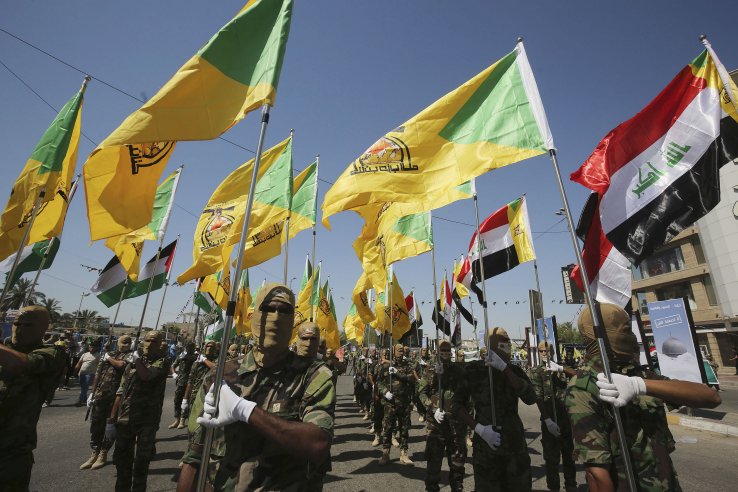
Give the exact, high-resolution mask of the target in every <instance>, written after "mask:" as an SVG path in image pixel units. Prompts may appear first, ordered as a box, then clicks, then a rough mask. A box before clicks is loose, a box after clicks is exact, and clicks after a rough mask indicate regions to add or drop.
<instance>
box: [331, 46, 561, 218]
mask: <svg viewBox="0 0 738 492" xmlns="http://www.w3.org/2000/svg"><path fill="white" fill-rule="evenodd" d="M551 148H553V138H552V137H551V133H550V131H549V129H548V122H547V121H546V115H545V112H544V111H543V104H542V103H541V100H540V96H539V94H538V89H537V87H536V84H535V79H534V78H533V72H532V71H531V69H530V65H529V64H528V59H527V56H526V55H525V49H524V47H523V44H522V43H518V45H517V46H516V48H515V49H514V50H513V51H512V52H511V53H510V54H508V55H507V56H505V57H504V58H502V59H501V60H499V61H498V62H497V63H495V64H494V65H492V66H491V67H489V68H487V69H486V70H484V71H483V72H482V73H480V74H479V75H477V76H476V77H474V78H473V79H471V80H469V81H468V82H466V83H465V84H464V85H462V86H461V87H459V88H458V89H456V90H454V91H452V92H450V93H448V94H446V95H445V96H443V97H442V98H441V99H439V100H438V101H436V102H435V103H433V104H432V105H431V106H429V107H428V108H426V109H424V110H423V111H422V112H420V113H419V114H418V115H416V116H414V117H413V118H411V119H410V120H408V121H407V122H405V123H403V124H402V125H400V126H399V127H397V128H396V129H394V130H392V131H391V132H389V133H387V134H386V135H385V136H384V137H382V138H380V139H379V140H378V141H377V142H375V143H374V144H373V145H372V146H371V147H369V148H368V149H367V150H366V151H365V152H364V153H363V154H362V155H361V156H359V157H358V158H357V159H356V160H355V161H354V162H352V163H351V164H350V165H349V167H348V168H347V169H346V170H345V171H344V172H343V174H342V175H341V176H340V177H339V179H338V180H337V181H336V183H335V184H334V185H333V187H332V188H331V189H330V190H328V193H327V194H326V196H325V200H324V202H323V223H324V224H325V225H326V226H328V217H330V216H331V215H333V214H335V213H338V212H341V211H343V210H354V209H357V208H360V207H363V206H365V205H367V204H370V203H376V202H408V203H415V204H418V205H419V206H420V207H421V208H420V209H419V210H416V212H419V211H422V210H432V209H434V208H437V205H435V202H436V201H437V200H438V199H439V198H442V197H443V196H444V195H445V194H446V193H448V192H449V190H451V189H452V188H453V187H455V186H457V185H460V184H461V183H463V182H465V181H468V180H470V179H472V178H474V177H475V176H479V175H481V174H484V173H485V172H487V171H490V170H492V169H496V168H499V167H502V166H506V165H508V164H512V163H514V162H518V161H521V160H523V159H527V158H529V157H533V156H537V155H540V154H543V153H545V152H546V151H547V150H548V149H551Z"/></svg>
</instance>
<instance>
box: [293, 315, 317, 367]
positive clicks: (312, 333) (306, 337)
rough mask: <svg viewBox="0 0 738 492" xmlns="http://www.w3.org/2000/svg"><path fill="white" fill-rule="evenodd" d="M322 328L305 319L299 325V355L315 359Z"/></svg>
mask: <svg viewBox="0 0 738 492" xmlns="http://www.w3.org/2000/svg"><path fill="white" fill-rule="evenodd" d="M318 343H320V329H319V328H318V325H316V324H315V323H313V322H312V321H303V322H302V323H300V326H298V327H297V355H299V356H300V357H307V358H308V359H315V358H316V356H317V355H318Z"/></svg>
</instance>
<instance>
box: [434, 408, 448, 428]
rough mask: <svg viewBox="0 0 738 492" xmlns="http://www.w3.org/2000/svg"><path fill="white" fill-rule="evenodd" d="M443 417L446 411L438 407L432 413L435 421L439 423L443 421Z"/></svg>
mask: <svg viewBox="0 0 738 492" xmlns="http://www.w3.org/2000/svg"><path fill="white" fill-rule="evenodd" d="M444 417H446V412H444V411H443V410H441V409H440V408H436V411H435V412H434V413H433V418H434V419H436V422H438V423H439V424H441V423H443V419H444Z"/></svg>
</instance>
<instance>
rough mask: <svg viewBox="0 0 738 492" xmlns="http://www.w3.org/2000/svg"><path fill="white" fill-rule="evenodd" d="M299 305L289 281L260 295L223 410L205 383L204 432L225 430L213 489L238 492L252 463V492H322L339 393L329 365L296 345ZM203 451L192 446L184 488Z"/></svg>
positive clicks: (211, 470)
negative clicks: (243, 468) (248, 344)
mask: <svg viewBox="0 0 738 492" xmlns="http://www.w3.org/2000/svg"><path fill="white" fill-rule="evenodd" d="M294 304H295V297H294V294H293V293H292V292H291V291H290V290H289V289H288V288H287V287H286V286H284V285H279V284H267V285H265V286H264V287H263V288H262V289H261V290H260V291H259V294H257V296H256V298H255V300H254V307H255V312H254V316H253V318H252V326H251V328H252V332H253V336H254V340H255V341H256V345H255V346H254V349H253V350H252V351H251V352H249V353H248V354H247V355H246V357H245V359H244V360H243V362H242V363H241V365H240V366H239V365H237V364H236V363H234V361H231V362H229V363H226V365H225V367H224V370H225V379H224V383H223V386H222V387H221V390H220V399H219V403H218V406H217V408H216V407H215V401H214V396H213V388H212V386H210V389H209V391H208V392H207V394H205V391H204V390H205V387H203V391H201V392H200V397H202V398H203V400H204V402H203V408H204V413H203V416H202V417H200V418H198V419H197V421H198V423H199V424H200V426H201V427H200V429H199V430H198V433H203V434H204V432H202V431H203V428H204V427H211V428H215V429H216V430H217V429H219V428H222V430H223V432H222V433H220V434H216V437H219V438H218V439H214V444H213V453H211V461H210V463H211V466H209V467H208V480H209V482H210V484H211V485H212V487H213V489H214V490H233V489H234V487H235V485H236V482H238V480H239V477H238V470H239V467H240V465H241V464H242V463H243V462H245V461H247V460H256V462H257V466H256V467H255V468H254V469H253V472H252V473H251V476H250V477H241V480H244V481H245V482H248V483H247V484H246V490H284V491H298V490H300V491H302V490H309V491H313V490H322V476H323V475H322V469H323V468H322V466H323V465H324V464H325V462H326V460H328V458H329V456H330V447H331V440H332V436H333V414H334V409H335V401H336V393H335V388H334V386H333V381H332V377H331V376H332V375H331V372H330V371H329V370H328V368H326V367H325V365H324V364H323V363H322V362H320V361H319V360H316V359H313V358H308V357H301V356H298V355H297V354H295V353H294V352H291V351H290V350H289V342H290V338H291V336H292V327H293V325H294ZM211 374H212V373H211ZM209 378H210V377H209ZM209 378H208V379H209ZM206 384H208V385H210V382H209V380H206ZM201 455H202V446H199V447H198V446H197V445H195V446H193V445H190V449H189V450H188V452H187V453H186V454H185V458H184V462H185V465H184V467H183V469H182V474H181V475H180V480H179V487H178V490H193V486H194V479H195V476H196V472H197V469H198V468H199V466H200V462H201ZM213 458H215V459H213ZM242 485H244V484H241V483H239V488H240V487H241V486H242Z"/></svg>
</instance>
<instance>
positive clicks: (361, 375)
mask: <svg viewBox="0 0 738 492" xmlns="http://www.w3.org/2000/svg"><path fill="white" fill-rule="evenodd" d="M368 357H369V348H368V347H362V349H361V354H360V355H359V356H358V357H356V369H355V374H354V378H355V386H356V389H355V393H356V401H357V403H358V404H359V406H360V407H361V412H362V413H363V414H364V418H363V420H369V408H370V405H371V398H372V395H371V391H370V390H369V374H368V366H367V363H366V359H367V358H368Z"/></svg>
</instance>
